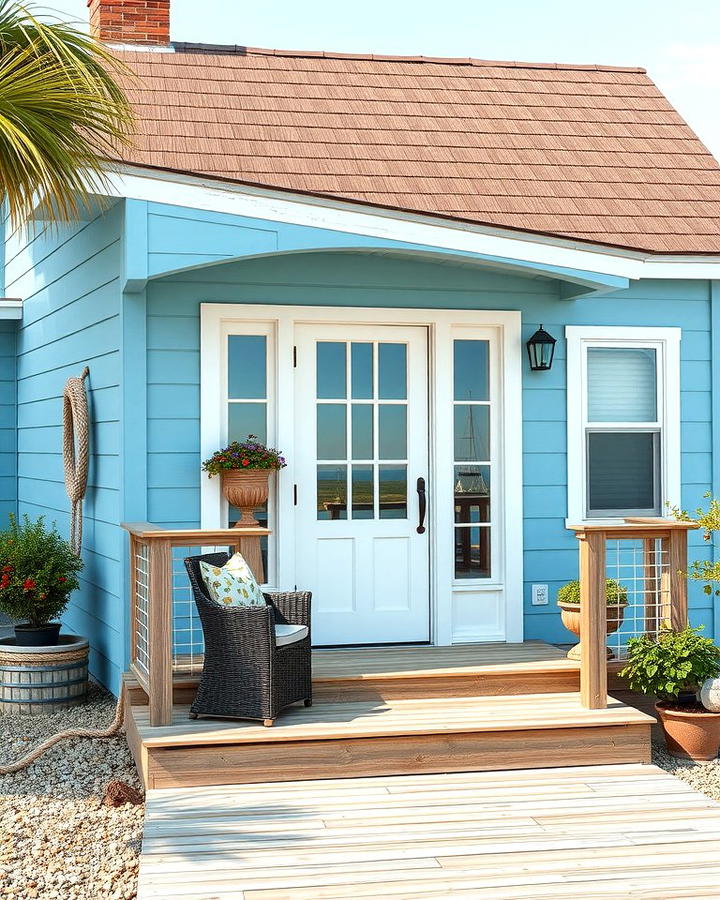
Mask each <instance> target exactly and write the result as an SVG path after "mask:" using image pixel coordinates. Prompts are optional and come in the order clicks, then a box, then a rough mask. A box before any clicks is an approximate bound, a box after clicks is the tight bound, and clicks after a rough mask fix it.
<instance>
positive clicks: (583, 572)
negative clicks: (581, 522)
mask: <svg viewBox="0 0 720 900" xmlns="http://www.w3.org/2000/svg"><path fill="white" fill-rule="evenodd" d="M579 537H580V702H581V703H582V705H583V706H584V707H585V708H586V709H604V708H605V707H606V706H607V651H606V644H607V603H606V596H605V595H606V589H605V580H606V574H605V534H604V532H602V531H593V532H586V533H585V534H583V535H580V536H579Z"/></svg>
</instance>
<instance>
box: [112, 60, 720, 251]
mask: <svg viewBox="0 0 720 900" xmlns="http://www.w3.org/2000/svg"><path fill="white" fill-rule="evenodd" d="M174 51H175V52H168V53H158V52H153V51H136V50H125V51H123V52H122V58H123V60H124V61H125V62H127V63H128V64H129V66H130V67H131V68H132V69H133V70H134V71H135V72H136V73H137V75H138V78H137V79H134V80H132V82H131V83H130V84H129V92H130V95H131V98H132V101H133V103H134V106H135V109H136V113H137V116H138V134H137V138H136V140H135V143H134V146H133V148H132V149H131V150H130V151H129V152H128V151H126V152H125V154H124V159H125V161H127V162H131V163H133V164H136V165H141V166H152V167H158V168H165V169H172V170H179V171H185V172H192V173H195V174H201V175H208V176H211V177H214V178H220V179H224V180H234V181H242V182H248V183H252V184H259V185H265V186H270V187H275V188H281V189H285V190H289V191H297V192H308V193H313V194H321V195H329V196H333V197H337V198H342V199H348V200H354V201H359V202H364V203H371V204H375V205H379V206H385V207H394V208H399V209H403V210H409V211H413V212H419V213H429V214H433V215H440V216H443V217H448V218H457V219H461V220H464V221H471V222H477V223H481V224H488V225H493V226H500V227H504V228H512V229H522V230H524V231H533V232H541V233H545V234H552V235H557V236H561V237H567V238H571V239H580V240H584V241H591V242H594V243H602V244H609V245H615V246H622V247H628V248H632V249H637V250H646V251H649V252H656V253H720V166H718V164H717V162H716V161H715V160H714V159H713V157H712V156H711V155H710V153H709V152H708V150H707V149H706V148H705V147H704V146H703V144H702V143H701V142H700V140H699V139H698V138H697V137H696V136H695V134H694V133H693V131H692V130H691V129H690V128H689V127H688V125H687V124H686V123H685V122H684V121H683V120H682V118H681V117H680V116H679V115H678V113H677V112H676V111H675V110H674V109H673V107H672V106H671V105H670V104H669V102H668V101H667V100H666V99H665V97H664V96H663V95H662V94H661V93H660V91H659V90H658V89H657V87H656V86H655V85H654V84H653V82H652V81H651V80H650V79H649V78H648V76H647V75H646V74H645V71H644V70H643V69H632V68H614V67H611V66H594V65H593V66H579V65H578V66H569V65H559V64H547V65H543V64H539V63H517V62H497V61H484V60H468V59H459V60H442V59H433V58H429V57H389V56H378V55H375V56H362V55H358V54H354V55H353V54H339V53H321V52H320V53H309V52H304V51H303V52H300V51H279V50H253V49H249V48H240V47H239V48H215V47H207V46H193V45H182V44H176V45H175V47H174Z"/></svg>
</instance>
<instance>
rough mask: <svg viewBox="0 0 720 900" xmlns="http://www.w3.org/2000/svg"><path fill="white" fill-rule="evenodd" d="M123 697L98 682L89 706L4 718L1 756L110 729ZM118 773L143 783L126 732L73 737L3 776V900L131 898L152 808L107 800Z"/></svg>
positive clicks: (0, 791) (0, 792)
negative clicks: (61, 735) (63, 735)
mask: <svg viewBox="0 0 720 900" xmlns="http://www.w3.org/2000/svg"><path fill="white" fill-rule="evenodd" d="M114 710H115V698H114V697H112V696H111V695H110V694H108V693H106V692H105V691H104V690H102V689H101V688H99V687H98V686H97V685H93V684H91V686H90V695H89V699H88V703H87V704H86V705H84V706H79V707H75V708H74V709H71V710H66V711H61V712H56V713H53V714H49V715H45V716H6V715H0V760H2V761H11V760H13V759H17V758H18V757H20V756H22V755H23V754H24V753H25V752H26V751H27V750H29V749H32V748H33V747H34V746H35V745H36V744H38V743H40V742H41V741H42V740H44V739H45V738H47V737H50V736H51V735H53V734H55V733H56V732H58V731H62V730H63V729H65V728H73V727H83V728H106V727H107V725H108V724H109V722H110V721H111V720H112V717H113V713H114ZM112 778H119V779H120V780H122V781H125V782H127V783H128V784H131V785H133V786H134V787H138V788H139V787H140V783H139V781H138V778H137V775H136V773H135V768H134V765H133V762H132V758H131V756H130V751H129V750H128V747H127V744H126V743H125V737H124V736H123V735H121V736H119V737H117V738H112V739H110V740H94V741H91V740H73V741H63V742H61V743H60V744H58V745H57V746H56V747H53V748H52V749H51V750H49V751H48V752H47V753H46V754H45V755H44V756H42V757H41V758H40V759H39V760H38V761H37V762H35V763H33V765H31V766H30V767H29V768H28V769H26V770H25V771H24V772H20V773H18V774H17V775H7V776H5V777H0V898H2V900H130V898H133V897H135V894H136V886H137V870H138V855H139V852H140V840H141V838H142V825H143V813H144V807H143V806H131V805H130V804H126V805H125V806H122V807H120V808H118V809H113V808H111V807H107V806H104V805H103V804H102V802H101V801H102V797H103V794H104V792H105V787H106V785H107V783H108V781H110V780H111V779H112Z"/></svg>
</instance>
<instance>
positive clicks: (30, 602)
mask: <svg viewBox="0 0 720 900" xmlns="http://www.w3.org/2000/svg"><path fill="white" fill-rule="evenodd" d="M9 518H10V524H9V527H8V528H7V529H5V531H2V532H0V610H2V612H4V613H5V614H6V615H8V616H10V618H12V619H17V620H22V621H24V622H25V623H26V624H21V625H16V626H15V640H16V643H17V644H18V645H20V646H25V647H40V646H51V645H56V644H57V643H58V638H59V635H60V623H59V622H57V621H54V620H55V619H57V617H58V616H60V615H62V613H63V612H64V611H65V608H66V607H67V605H68V602H69V600H70V594H71V593H72V592H73V591H74V590H76V589H77V588H78V586H79V582H78V573H79V572H80V571H81V570H82V567H83V563H82V560H81V559H80V558H79V557H78V556H76V555H75V554H74V553H73V551H72V548H71V547H70V544H69V543H68V542H67V541H66V540H64V538H62V537H61V536H60V534H59V533H58V531H57V529H56V528H55V526H54V525H53V527H52V528H46V527H45V520H44V518H43V517H42V516H41V517H40V518H39V519H36V520H35V521H31V520H30V518H29V517H28V516H24V517H23V519H22V522H19V521H18V520H17V519H16V517H15V516H13V515H11V516H10V517H9Z"/></svg>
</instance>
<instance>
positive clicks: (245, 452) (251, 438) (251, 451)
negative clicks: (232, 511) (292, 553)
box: [202, 434, 287, 528]
mask: <svg viewBox="0 0 720 900" xmlns="http://www.w3.org/2000/svg"><path fill="white" fill-rule="evenodd" d="M285 465H287V463H286V462H285V458H284V457H283V456H282V455H281V454H280V451H279V450H275V449H273V448H272V447H266V446H265V444H263V443H262V441H260V440H258V438H257V437H256V435H254V434H249V435H248V437H247V440H246V441H233V442H232V443H231V444H229V445H228V446H227V447H224V448H223V449H222V450H216V451H215V453H213V455H212V456H210V457H209V458H208V459H206V460H205V462H204V463H203V464H202V468H203V471H205V472H207V473H208V478H212V477H213V476H214V475H219V476H220V478H221V480H222V489H223V494H224V495H225V498H226V500H227V501H228V503H229V504H230V505H231V506H235V507H237V508H238V509H239V510H240V513H241V515H240V518H239V519H238V521H237V522H236V523H235V527H236V528H246V527H248V526H253V525H257V524H258V522H257V519H256V518H255V515H254V510H255V509H256V508H257V507H258V506H261V505H262V504H263V503H264V502H265V501H266V500H267V498H268V493H269V479H270V473H271V472H276V471H277V470H278V469H282V468H283V467H284V466H285Z"/></svg>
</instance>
